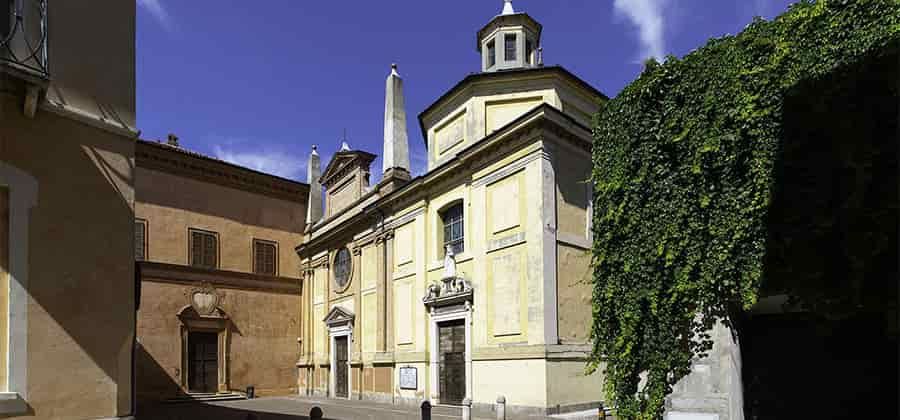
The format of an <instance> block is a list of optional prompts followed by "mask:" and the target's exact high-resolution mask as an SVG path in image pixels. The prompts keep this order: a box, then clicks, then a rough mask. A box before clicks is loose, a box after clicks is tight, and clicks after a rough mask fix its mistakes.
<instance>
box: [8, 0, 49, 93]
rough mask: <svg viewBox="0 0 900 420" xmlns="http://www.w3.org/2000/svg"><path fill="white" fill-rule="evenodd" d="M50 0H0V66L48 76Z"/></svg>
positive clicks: (44, 76)
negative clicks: (0, 15) (0, 19)
mask: <svg viewBox="0 0 900 420" xmlns="http://www.w3.org/2000/svg"><path fill="white" fill-rule="evenodd" d="M47 1H48V0H0V12H2V14H3V18H2V21H0V67H8V68H12V69H14V70H19V71H25V72H27V73H30V74H31V75H33V76H37V77H40V78H44V79H47V78H49V77H50V67H49V65H48V61H47Z"/></svg>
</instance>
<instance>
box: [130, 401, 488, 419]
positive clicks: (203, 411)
mask: <svg viewBox="0 0 900 420" xmlns="http://www.w3.org/2000/svg"><path fill="white" fill-rule="evenodd" d="M313 407H319V408H321V409H322V412H323V415H324V416H323V419H330V420H355V419H360V420H387V419H397V420H420V419H421V418H422V416H421V413H420V411H419V410H418V409H414V408H412V407H404V406H397V405H390V404H379V403H373V402H369V401H339V400H332V399H324V398H321V399H312V398H302V397H268V398H256V399H252V400H238V401H218V402H205V403H199V402H191V403H181V404H161V405H155V406H149V407H138V415H137V418H138V419H139V420H144V419H152V420H156V419H159V420H193V419H211V420H212V419H215V420H307V419H309V414H310V410H312V408H313ZM460 414H461V413H460V409H459V408H456V407H442V406H438V407H434V408H433V409H432V412H431V418H432V419H434V420H451V419H459V418H460ZM477 420H489V419H485V418H478V419H477Z"/></svg>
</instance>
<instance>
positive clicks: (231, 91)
mask: <svg viewBox="0 0 900 420" xmlns="http://www.w3.org/2000/svg"><path fill="white" fill-rule="evenodd" d="M136 1H137V5H138V12H137V40H136V46H137V109H138V120H137V121H138V129H139V130H141V132H142V134H141V137H142V138H144V139H148V140H153V139H165V137H166V134H167V133H169V132H173V133H176V134H177V135H178V136H179V138H180V141H181V145H182V146H183V147H186V148H189V149H191V150H194V151H197V152H200V153H204V154H207V155H211V156H215V157H218V158H220V159H224V160H227V161H231V162H234V163H237V164H240V165H244V166H248V167H251V168H254V169H257V170H262V171H265V172H269V173H274V174H277V175H281V176H284V177H287V178H292V179H297V180H300V181H306V169H305V165H306V159H307V156H308V154H309V151H310V147H311V146H312V145H313V144H316V145H318V147H319V151H320V154H322V157H323V161H325V162H323V165H324V164H326V163H327V160H328V158H329V157H330V156H331V154H332V153H334V152H335V151H336V150H338V149H339V148H340V144H341V139H342V137H343V132H344V130H346V132H347V139H348V143H349V144H350V146H351V147H352V148H354V149H363V150H367V151H369V152H372V153H375V154H381V147H382V124H383V122H382V121H383V120H382V118H383V112H384V81H385V78H386V77H387V75H388V73H389V72H390V64H391V63H393V62H396V63H398V66H399V72H400V74H401V76H402V77H403V78H404V89H405V96H406V109H407V119H408V123H409V127H408V128H409V142H410V149H411V150H410V155H411V161H412V162H411V164H412V166H413V168H412V170H413V172H414V174H421V173H422V172H423V170H424V166H425V149H424V146H423V144H422V135H421V133H420V131H419V129H418V121H417V116H418V114H419V112H421V111H422V110H423V109H425V108H426V107H427V106H428V105H429V104H431V102H433V101H434V100H435V99H437V98H438V97H440V95H441V94H443V93H444V92H446V91H447V90H448V89H449V88H450V87H452V86H453V85H454V84H456V82H458V81H459V80H460V79H462V78H463V77H465V76H466V75H467V74H469V73H472V72H477V71H478V70H479V66H480V61H479V56H478V53H477V51H476V49H475V46H476V44H475V33H476V31H477V30H478V29H480V28H481V27H482V26H483V25H484V24H485V23H487V22H488V21H489V20H490V19H491V18H492V17H493V16H494V15H496V14H498V13H499V12H500V10H501V9H502V6H503V2H502V0H453V1H435V0H390V1H371V0H369V1H362V0H344V1H309V0H265V1H233V0H226V1H222V0H217V1H213V0H190V1H182V0H136ZM790 3H792V2H791V1H787V0H715V1H713V0H514V2H513V5H514V6H515V9H516V11H524V12H527V13H529V14H530V15H531V16H532V17H534V18H535V19H537V20H538V21H539V22H541V23H542V24H543V26H544V31H543V37H542V46H543V48H544V62H545V63H546V64H548V65H550V64H554V65H555V64H558V65H562V66H564V67H566V68H567V69H569V70H570V71H572V72H573V73H575V74H576V75H578V76H579V77H581V78H582V79H584V80H585V81H587V82H588V83H590V84H592V85H594V86H595V87H597V88H598V89H600V91H602V92H604V93H605V94H607V95H608V96H610V97H613V96H615V95H616V94H617V93H618V92H619V91H620V90H621V89H622V88H623V87H624V86H625V85H627V84H628V82H630V81H631V80H633V79H634V78H635V77H636V76H637V75H638V73H640V70H641V67H642V65H641V63H642V62H643V60H644V59H645V58H647V57H649V56H656V57H660V56H665V55H669V54H671V55H675V56H679V57H680V56H683V55H684V54H686V53H688V52H690V51H691V50H693V49H695V48H697V47H699V46H701V45H703V44H704V43H705V42H706V40H707V39H708V38H710V37H718V36H722V35H724V34H734V33H737V32H740V31H741V30H742V29H743V28H744V27H745V26H746V25H747V23H749V22H750V20H751V19H752V17H753V16H757V15H758V16H762V17H764V18H766V19H771V18H772V17H774V16H776V15H778V14H780V13H782V12H783V11H784V10H786V8H787V6H788V5H789V4H790ZM323 167H324V166H323ZM380 169H381V162H380V160H378V161H376V162H374V163H373V165H372V172H373V178H375V180H377V179H379V178H380Z"/></svg>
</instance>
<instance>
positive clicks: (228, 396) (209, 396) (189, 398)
mask: <svg viewBox="0 0 900 420" xmlns="http://www.w3.org/2000/svg"><path fill="white" fill-rule="evenodd" d="M245 399H247V397H246V396H245V395H244V394H241V393H238V392H227V393H211V392H210V393H207V392H198V393H190V394H187V395H180V396H178V397H174V398H169V399H167V400H165V401H164V402H165V403H168V404H178V403H187V402H206V401H234V400H245Z"/></svg>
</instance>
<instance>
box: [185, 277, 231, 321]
mask: <svg viewBox="0 0 900 420" xmlns="http://www.w3.org/2000/svg"><path fill="white" fill-rule="evenodd" d="M189 296H190V300H191V307H193V308H194V310H195V311H197V314H198V315H200V316H214V315H215V314H216V309H218V307H219V303H220V302H221V301H222V297H223V293H222V292H220V291H219V290H217V289H216V288H214V287H213V286H212V285H211V284H209V283H202V284H201V285H200V286H199V287H197V288H195V289H193V290H191V291H190V292H189Z"/></svg>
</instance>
